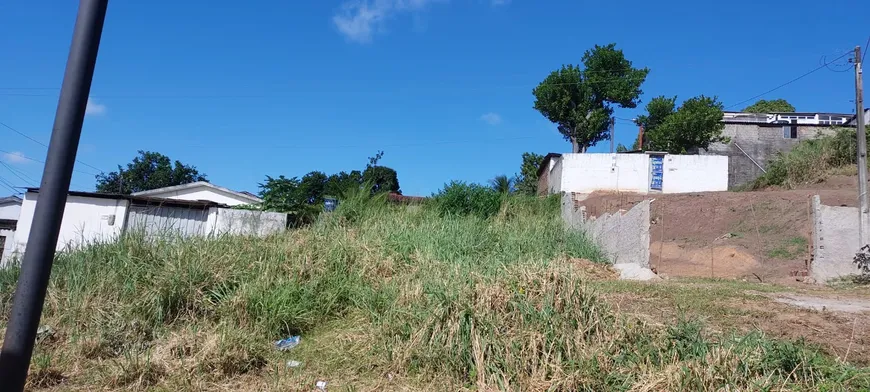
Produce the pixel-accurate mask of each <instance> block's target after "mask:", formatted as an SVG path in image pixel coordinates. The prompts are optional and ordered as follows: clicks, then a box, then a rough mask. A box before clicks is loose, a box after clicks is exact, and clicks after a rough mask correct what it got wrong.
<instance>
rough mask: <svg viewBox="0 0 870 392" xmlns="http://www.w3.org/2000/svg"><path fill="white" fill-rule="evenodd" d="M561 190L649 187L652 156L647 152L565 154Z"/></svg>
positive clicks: (581, 191)
mask: <svg viewBox="0 0 870 392" xmlns="http://www.w3.org/2000/svg"><path fill="white" fill-rule="evenodd" d="M561 188H562V191H563V192H574V193H590V192H594V191H621V192H640V193H645V192H647V191H648V190H649V157H648V156H647V155H645V154H563V155H562V186H561Z"/></svg>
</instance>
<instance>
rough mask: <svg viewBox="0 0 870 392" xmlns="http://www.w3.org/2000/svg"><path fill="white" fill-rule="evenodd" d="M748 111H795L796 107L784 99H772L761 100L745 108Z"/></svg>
mask: <svg viewBox="0 0 870 392" xmlns="http://www.w3.org/2000/svg"><path fill="white" fill-rule="evenodd" d="M743 111H744V112H746V113H794V111H795V108H794V106H792V104H790V103H788V101H786V100H784V99H781V98H780V99H774V100H770V101H766V100H763V99H762V100H759V101H758V102H756V103H754V104H752V105H750V106H747V107H746V108H744V109H743Z"/></svg>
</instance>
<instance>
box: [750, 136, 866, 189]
mask: <svg viewBox="0 0 870 392" xmlns="http://www.w3.org/2000/svg"><path fill="white" fill-rule="evenodd" d="M856 146H857V141H856V136H855V131H854V130H850V129H839V130H837V131H836V133H835V134H833V135H829V136H822V137H819V138H817V139H812V140H803V141H801V142H800V143H798V144H797V145H796V146H795V147H794V148H793V149H792V150H791V151H789V152H788V153H785V154H783V153H780V154H778V155H777V156H776V158H774V159H773V160H772V161H770V163H768V165H767V173H765V174H764V175H762V176H761V177H759V178H758V179H756V180H755V181H754V182H753V183H752V184H750V185H749V186H748V187H747V188H748V189H750V190H754V189H760V188H764V187H767V186H771V185H778V186H784V187H786V188H793V187H795V186H798V185H801V184H812V183H817V182H821V181H823V180H824V179H825V178H827V177H828V176H829V175H831V174H832V173H836V172H841V171H842V170H843V168H848V167H849V166H850V165H855V163H856V160H857V158H856Z"/></svg>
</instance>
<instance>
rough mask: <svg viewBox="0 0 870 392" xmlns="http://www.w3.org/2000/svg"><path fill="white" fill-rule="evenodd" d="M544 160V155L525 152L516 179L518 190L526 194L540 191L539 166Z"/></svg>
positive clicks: (515, 183) (515, 185) (515, 186)
mask: <svg viewBox="0 0 870 392" xmlns="http://www.w3.org/2000/svg"><path fill="white" fill-rule="evenodd" d="M543 160H544V156H543V155H538V154H535V153H533V152H524V153H523V162H522V164H521V165H520V172H519V173H518V174H517V175H516V179H515V180H514V188H515V189H516V191H517V192H519V193H522V194H526V195H534V194H536V193H537V192H538V167H539V166H541V162H542V161H543Z"/></svg>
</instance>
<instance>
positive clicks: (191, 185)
mask: <svg viewBox="0 0 870 392" xmlns="http://www.w3.org/2000/svg"><path fill="white" fill-rule="evenodd" d="M200 187H204V188H211V189H214V190H218V191H221V192H226V193H230V194H232V195H235V196H237V197H239V198H241V199H245V200H248V201H250V202H251V203H262V202H263V199H261V198H259V197H257V196H254V195H253V194H251V193H249V192H239V191H234V190H232V189H228V188H224V187H222V186H217V185H214V184H212V183H209V182H205V181H197V182H191V183H189V184H182V185H175V186H168V187H165V188H157V189H151V190H147V191H142V192H135V193H133V196H153V195H158V194H161V193H166V192H177V191H183V190H188V189H193V188H200Z"/></svg>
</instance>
